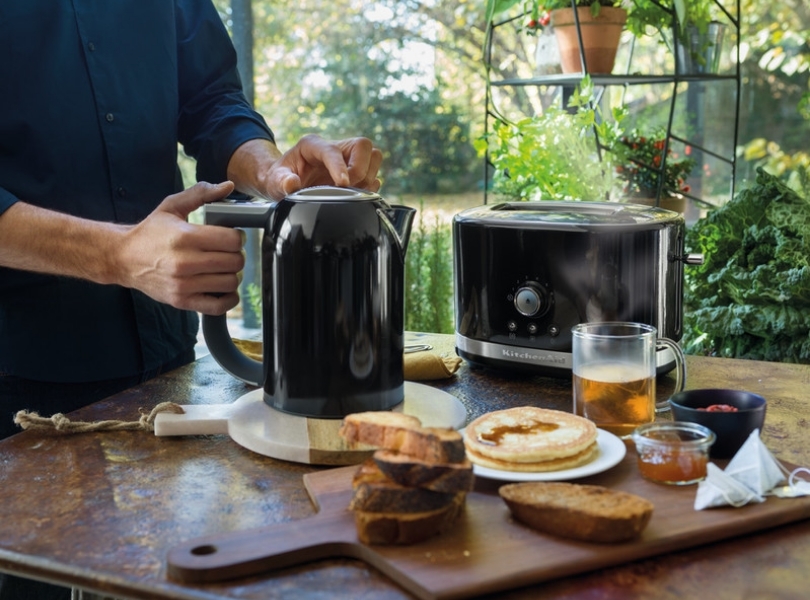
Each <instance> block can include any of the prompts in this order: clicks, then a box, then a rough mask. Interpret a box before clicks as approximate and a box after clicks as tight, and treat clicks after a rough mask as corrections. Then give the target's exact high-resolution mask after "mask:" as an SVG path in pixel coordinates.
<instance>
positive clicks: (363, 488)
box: [349, 459, 455, 513]
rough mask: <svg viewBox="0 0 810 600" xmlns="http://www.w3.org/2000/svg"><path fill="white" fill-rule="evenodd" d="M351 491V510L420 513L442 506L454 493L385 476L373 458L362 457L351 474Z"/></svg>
mask: <svg viewBox="0 0 810 600" xmlns="http://www.w3.org/2000/svg"><path fill="white" fill-rule="evenodd" d="M352 488H353V489H354V494H353V495H352V499H351V502H350V503H349V509H350V510H361V511H367V512H377V513H380V512H385V513H422V512H427V511H432V510H436V509H439V508H444V507H446V506H447V505H448V504H450V503H451V502H453V499H454V497H455V494H453V493H444V492H436V491H432V490H428V489H423V488H418V487H406V486H404V485H401V484H399V483H397V482H395V481H392V480H390V479H388V478H387V477H386V476H385V475H384V474H383V473H382V471H380V469H379V467H377V465H376V463H375V462H374V461H373V460H372V459H368V460H367V461H365V462H364V463H363V464H362V465H360V467H359V468H358V470H357V471H356V472H355V474H354V476H353V478H352Z"/></svg>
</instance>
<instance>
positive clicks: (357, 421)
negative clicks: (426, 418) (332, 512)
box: [339, 411, 465, 463]
mask: <svg viewBox="0 0 810 600" xmlns="http://www.w3.org/2000/svg"><path fill="white" fill-rule="evenodd" d="M339 433H340V435H341V436H342V437H343V438H344V439H345V440H346V441H347V442H348V443H349V444H350V445H351V446H353V447H354V446H357V445H359V444H365V445H367V446H372V447H375V448H382V449H384V450H394V451H397V452H400V453H402V454H408V455H410V456H413V457H415V458H419V459H421V460H424V461H429V462H437V463H438V462H450V463H457V462H463V461H464V459H465V452H464V440H463V439H462V437H461V434H460V433H459V432H457V431H455V430H454V429H445V428H440V427H422V425H421V422H420V421H419V419H418V418H416V417H413V416H411V415H405V414H403V413H395V412H387V411H369V412H362V413H353V414H350V415H347V416H346V417H344V419H343V423H342V425H341V428H340V430H339Z"/></svg>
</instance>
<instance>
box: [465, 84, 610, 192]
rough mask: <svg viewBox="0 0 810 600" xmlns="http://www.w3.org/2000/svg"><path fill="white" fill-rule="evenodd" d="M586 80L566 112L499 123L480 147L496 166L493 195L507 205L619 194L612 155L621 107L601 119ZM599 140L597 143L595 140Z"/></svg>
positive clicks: (554, 110) (551, 111)
mask: <svg viewBox="0 0 810 600" xmlns="http://www.w3.org/2000/svg"><path fill="white" fill-rule="evenodd" d="M592 98H593V84H592V83H591V81H590V78H589V77H588V76H585V77H584V78H583V80H582V82H581V84H580V86H579V87H577V88H576V89H575V91H574V93H573V94H572V97H571V99H570V101H569V105H568V110H566V109H565V108H562V107H559V106H551V107H548V108H547V109H545V110H544V111H543V113H542V114H539V115H535V116H533V117H527V118H524V119H521V120H519V121H517V122H516V123H511V122H508V121H507V120H506V119H504V118H499V119H498V120H496V121H495V122H494V126H493V131H492V132H491V133H489V135H488V136H486V137H484V138H481V139H479V140H478V141H477V142H476V147H477V148H478V150H479V152H481V153H482V154H483V153H486V154H487V158H488V160H489V162H490V163H491V165H492V166H493V167H494V174H493V179H492V191H493V193H494V194H496V195H499V196H501V197H504V198H505V199H507V200H609V199H611V197H614V196H615V195H616V192H617V191H618V190H617V188H616V177H615V176H614V166H615V163H614V159H613V156H612V153H610V152H601V156H600V148H602V147H608V146H612V145H615V143H616V140H617V139H618V136H619V135H620V133H621V130H620V121H621V120H622V119H623V118H624V114H625V111H624V109H623V108H617V109H615V110H614V111H613V119H612V120H605V119H602V118H601V115H600V114H599V110H598V107H597V106H596V105H595V104H594V103H593V101H592ZM597 140H598V141H597Z"/></svg>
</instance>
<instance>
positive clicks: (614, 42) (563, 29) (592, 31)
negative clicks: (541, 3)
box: [551, 6, 627, 73]
mask: <svg viewBox="0 0 810 600" xmlns="http://www.w3.org/2000/svg"><path fill="white" fill-rule="evenodd" d="M577 15H578V16H579V25H580V30H581V32H582V46H583V52H584V54H585V65H586V68H587V72H588V73H610V72H611V71H612V70H613V63H614V62H615V61H616V51H617V49H618V48H619V38H620V37H621V34H622V29H623V28H624V23H625V21H627V11H626V10H624V9H623V8H616V7H613V6H603V7H601V9H600V10H599V16H598V17H596V19H594V18H593V17H592V16H591V9H590V7H587V6H582V7H579V8H577ZM551 24H552V25H553V26H554V33H555V35H556V36H557V44H558V45H559V47H560V59H561V62H562V70H563V73H581V72H582V60H581V56H580V51H579V36H578V35H577V26H576V21H575V20H574V10H573V9H572V8H558V9H555V10H552V11H551Z"/></svg>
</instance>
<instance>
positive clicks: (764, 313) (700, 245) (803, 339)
mask: <svg viewBox="0 0 810 600" xmlns="http://www.w3.org/2000/svg"><path fill="white" fill-rule="evenodd" d="M685 245H686V248H687V251H688V252H700V253H702V254H703V255H704V256H705V258H706V260H705V262H704V264H703V265H701V266H697V265H693V266H691V267H689V268H688V269H687V270H686V273H685V283H686V290H685V331H684V346H685V350H686V351H687V352H689V353H692V354H707V355H714V356H723V357H735V358H749V359H756V360H769V361H781V362H793V363H810V200H808V198H806V197H802V196H800V195H798V194H797V193H796V192H795V191H793V190H792V189H790V188H789V187H787V186H786V185H785V184H784V183H783V182H781V181H779V179H778V178H777V177H775V176H774V175H770V174H769V173H767V172H766V171H765V170H764V169H762V168H759V169H757V180H756V184H755V185H753V186H751V187H750V188H748V189H746V190H743V191H741V192H740V193H739V194H737V195H736V196H735V197H734V198H733V199H732V200H731V201H729V202H728V203H727V204H726V205H724V206H723V207H721V208H718V209H715V210H714V211H712V212H711V213H709V215H708V216H706V217H705V218H703V219H701V220H699V221H698V222H697V223H696V224H695V225H694V226H693V227H692V228H691V229H689V231H688V232H687V235H686V240H685Z"/></svg>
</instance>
